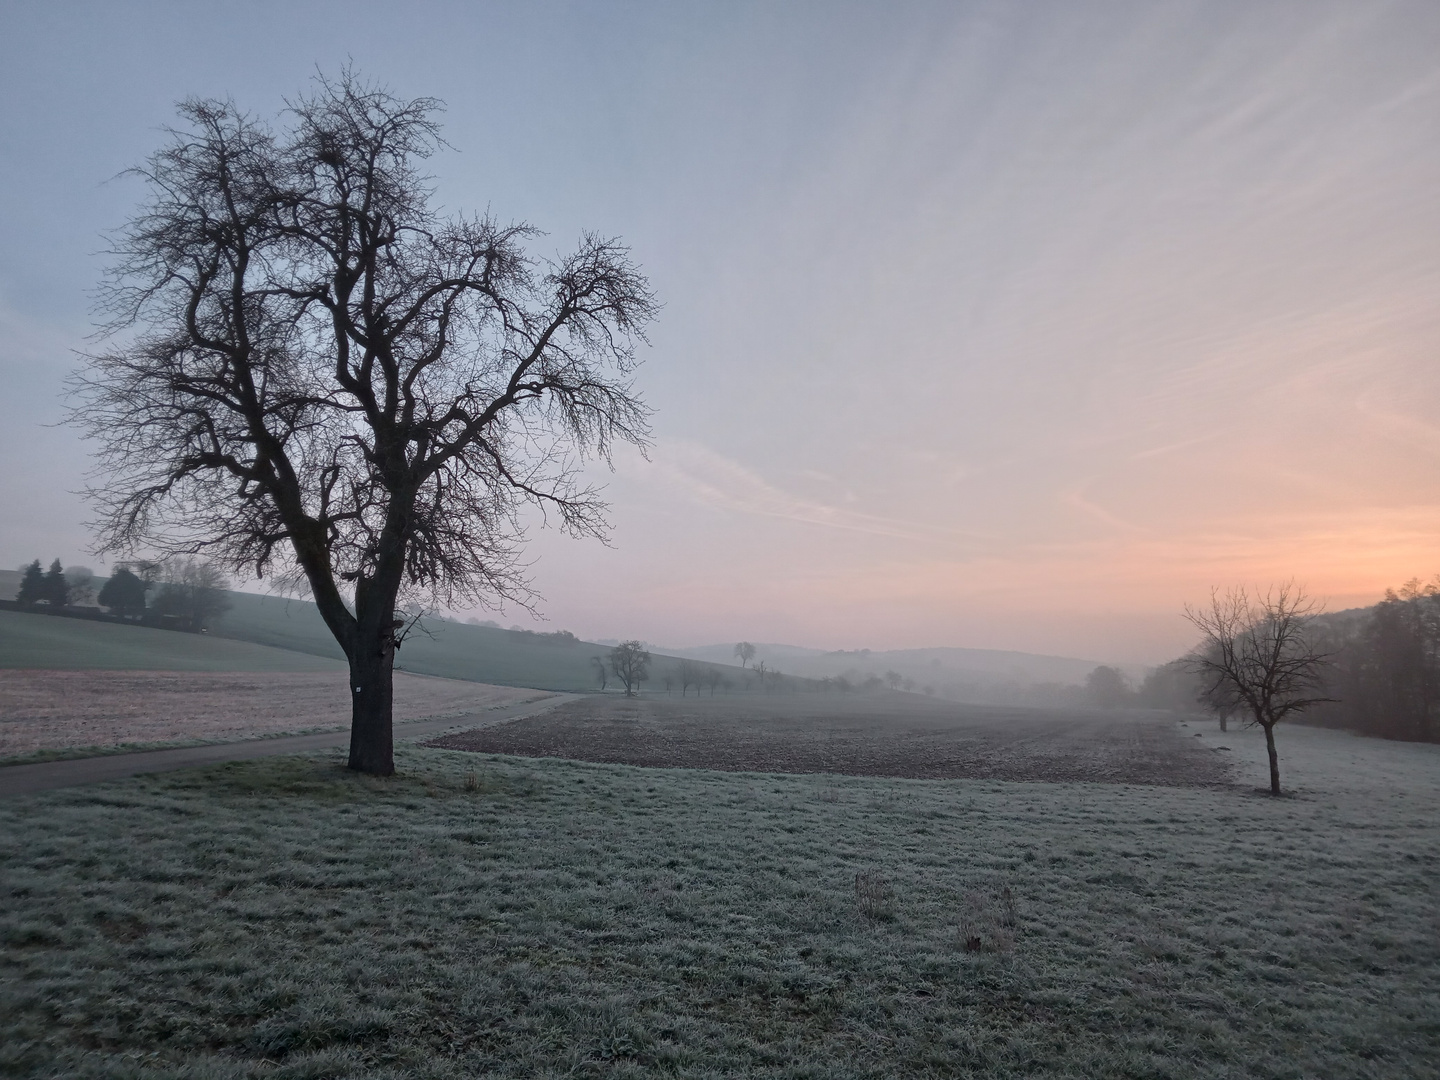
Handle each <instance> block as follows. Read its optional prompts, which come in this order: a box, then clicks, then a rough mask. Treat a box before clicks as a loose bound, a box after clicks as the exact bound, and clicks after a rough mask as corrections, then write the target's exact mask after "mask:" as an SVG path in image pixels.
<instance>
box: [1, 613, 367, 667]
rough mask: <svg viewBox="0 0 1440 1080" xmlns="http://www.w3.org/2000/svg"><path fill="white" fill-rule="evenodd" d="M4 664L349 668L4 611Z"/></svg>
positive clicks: (230, 644)
mask: <svg viewBox="0 0 1440 1080" xmlns="http://www.w3.org/2000/svg"><path fill="white" fill-rule="evenodd" d="M0 668H4V669H10V670H15V669H36V668H42V669H47V670H52V671H57V670H58V671H78V670H97V669H98V670H109V671H268V672H282V671H330V672H341V673H343V672H344V671H345V665H344V663H343V662H341V661H336V660H332V659H325V658H323V657H320V656H315V655H310V654H308V653H303V652H292V651H289V650H286V649H282V648H272V647H270V646H267V645H263V644H255V643H251V642H245V641H232V640H229V639H225V638H220V637H215V636H212V635H210V634H185V633H179V632H177V631H174V630H155V629H152V628H150V627H144V626H126V625H123V624H120V623H105V622H89V621H86V620H83V619H66V618H61V617H58V616H52V615H32V614H29V613H26V612H19V611H0Z"/></svg>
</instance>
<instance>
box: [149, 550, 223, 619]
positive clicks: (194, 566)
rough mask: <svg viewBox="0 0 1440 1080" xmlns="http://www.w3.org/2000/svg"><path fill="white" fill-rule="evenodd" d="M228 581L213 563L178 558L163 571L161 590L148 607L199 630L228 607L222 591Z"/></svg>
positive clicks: (156, 612) (158, 613)
mask: <svg viewBox="0 0 1440 1080" xmlns="http://www.w3.org/2000/svg"><path fill="white" fill-rule="evenodd" d="M229 588H230V582H229V580H228V579H227V578H226V577H225V574H224V572H223V571H221V569H220V568H219V567H218V566H216V565H215V564H214V563H207V562H201V561H200V560H198V559H177V560H175V561H173V562H171V563H170V564H168V565H166V566H165V567H164V569H163V571H162V578H161V585H160V592H159V594H158V595H157V596H156V597H155V602H154V604H152V605H151V609H152V610H153V611H154V612H155V614H157V615H170V616H174V617H175V618H177V619H179V620H180V622H181V624H182V625H183V626H184V627H185V629H187V630H189V631H190V632H192V633H200V632H201V631H202V630H204V629H206V628H207V627H208V626H210V625H211V624H212V623H214V622H215V620H217V619H218V618H219V617H220V616H221V615H223V614H225V612H226V611H228V610H230V598H229V597H227V596H226V595H225V591H226V590H227V589H229Z"/></svg>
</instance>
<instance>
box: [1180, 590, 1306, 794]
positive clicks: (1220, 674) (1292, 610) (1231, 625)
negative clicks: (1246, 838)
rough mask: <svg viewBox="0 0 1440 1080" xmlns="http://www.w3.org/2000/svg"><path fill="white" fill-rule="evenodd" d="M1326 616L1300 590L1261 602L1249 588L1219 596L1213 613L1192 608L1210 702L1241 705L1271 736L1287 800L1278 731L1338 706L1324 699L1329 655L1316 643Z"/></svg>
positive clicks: (1276, 782)
mask: <svg viewBox="0 0 1440 1080" xmlns="http://www.w3.org/2000/svg"><path fill="white" fill-rule="evenodd" d="M1318 613H1319V605H1318V604H1316V602H1315V601H1314V600H1312V599H1311V598H1310V597H1308V596H1306V595H1305V590H1304V589H1303V588H1300V587H1299V586H1297V585H1295V584H1294V583H1293V582H1287V583H1285V584H1284V585H1279V586H1274V587H1271V588H1270V589H1267V590H1266V592H1265V594H1264V595H1263V596H1261V595H1258V594H1257V595H1256V596H1254V597H1251V595H1250V594H1249V593H1248V592H1247V591H1246V590H1245V588H1243V587H1239V588H1234V589H1231V590H1229V591H1228V592H1226V593H1224V594H1222V593H1221V592H1220V591H1219V590H1218V589H1216V590H1214V591H1213V592H1211V594H1210V603H1209V605H1208V606H1206V607H1203V608H1192V607H1190V606H1189V605H1188V604H1187V605H1186V607H1185V617H1186V618H1187V619H1189V620H1190V622H1191V623H1192V624H1194V626H1195V628H1196V629H1197V630H1199V631H1200V633H1201V635H1202V640H1201V643H1200V646H1199V648H1198V649H1196V651H1195V653H1194V654H1193V655H1192V657H1191V660H1190V663H1191V665H1192V669H1193V670H1194V671H1195V672H1196V673H1197V674H1198V675H1200V676H1201V677H1202V678H1203V679H1204V680H1205V682H1206V685H1207V690H1206V691H1204V693H1205V696H1206V697H1207V698H1208V699H1209V700H1212V701H1217V702H1219V701H1224V700H1226V699H1231V698H1233V699H1234V700H1237V701H1239V702H1240V703H1241V706H1242V708H1243V709H1244V710H1245V711H1247V712H1248V713H1249V714H1250V715H1249V720H1248V722H1249V723H1252V724H1255V725H1257V726H1259V727H1260V728H1262V729H1263V730H1264V732H1265V750H1266V752H1267V753H1268V754H1269V756H1270V794H1271V795H1279V794H1280V759H1279V757H1278V755H1277V754H1276V752H1275V725H1276V724H1278V723H1279V722H1280V721H1281V720H1284V719H1285V718H1286V717H1289V716H1294V715H1295V714H1297V713H1300V712H1303V711H1304V710H1305V709H1308V708H1310V707H1312V706H1314V705H1318V704H1320V703H1321V702H1323V701H1329V700H1331V699H1330V698H1326V697H1323V696H1321V695H1320V693H1319V691H1320V688H1321V686H1322V680H1323V676H1324V669H1325V665H1326V662H1327V660H1328V655H1327V654H1326V653H1325V652H1323V651H1321V650H1320V649H1319V648H1318V647H1317V646H1316V645H1315V644H1314V642H1313V640H1312V637H1313V635H1312V633H1311V624H1312V622H1313V621H1314V618H1315V616H1316V615H1317V614H1318Z"/></svg>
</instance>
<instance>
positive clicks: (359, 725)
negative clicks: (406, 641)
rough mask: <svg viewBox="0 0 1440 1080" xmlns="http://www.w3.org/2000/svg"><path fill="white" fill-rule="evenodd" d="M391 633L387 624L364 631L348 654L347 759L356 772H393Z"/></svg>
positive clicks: (380, 773)
mask: <svg viewBox="0 0 1440 1080" xmlns="http://www.w3.org/2000/svg"><path fill="white" fill-rule="evenodd" d="M394 703H395V636H394V632H393V630H392V628H391V627H389V626H385V627H383V628H381V629H380V631H379V632H378V633H375V632H372V633H370V634H365V635H363V636H362V639H361V640H360V641H359V642H358V643H357V645H356V647H355V654H354V655H353V656H352V657H351V658H350V704H351V710H350V762H349V767H350V768H352V769H354V770H355V771H356V772H363V773H369V774H370V775H372V776H390V775H391V774H392V773H394V772H395V749H394V740H393V737H392V736H393V727H392V725H393V720H392V710H393V707H394Z"/></svg>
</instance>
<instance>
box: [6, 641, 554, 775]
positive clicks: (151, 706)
mask: <svg viewBox="0 0 1440 1080" xmlns="http://www.w3.org/2000/svg"><path fill="white" fill-rule="evenodd" d="M32 617H33V616H32ZM56 621H59V620H56ZM164 632H165V631H157V633H164ZM538 696H540V694H539V692H538V691H534V690H517V689H515V688H513V687H509V686H490V685H487V684H485V683H473V682H464V681H461V680H459V679H436V678H429V677H426V676H421V675H406V674H399V673H397V674H396V676H395V718H396V720H397V721H403V720H417V719H420V718H422V717H425V718H429V717H436V718H439V717H445V716H461V715H465V714H468V713H474V712H481V711H484V710H486V709H491V708H497V707H500V706H503V705H509V704H514V703H516V702H520V701H528V700H530V699H531V698H535V697H538ZM349 722H350V698H349V692H348V691H347V690H346V673H345V671H344V669H343V668H342V669H340V670H333V671H315V672H281V671H268V672H245V671H224V672H201V671H186V672H174V671H25V670H19V671H16V670H4V669H0V762H4V761H12V762H13V761H22V760H36V759H40V758H47V757H74V756H78V755H80V754H83V753H113V752H115V751H117V750H126V749H139V748H142V747H156V746H171V745H179V744H186V743H195V742H225V741H229V740H232V739H247V738H257V737H260V736H267V735H279V734H291V733H295V732H300V731H325V730H335V729H340V728H343V727H346V726H348V725H349Z"/></svg>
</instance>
